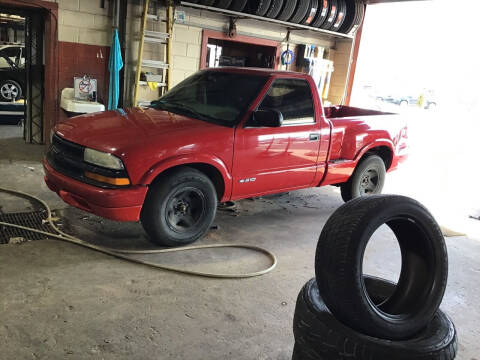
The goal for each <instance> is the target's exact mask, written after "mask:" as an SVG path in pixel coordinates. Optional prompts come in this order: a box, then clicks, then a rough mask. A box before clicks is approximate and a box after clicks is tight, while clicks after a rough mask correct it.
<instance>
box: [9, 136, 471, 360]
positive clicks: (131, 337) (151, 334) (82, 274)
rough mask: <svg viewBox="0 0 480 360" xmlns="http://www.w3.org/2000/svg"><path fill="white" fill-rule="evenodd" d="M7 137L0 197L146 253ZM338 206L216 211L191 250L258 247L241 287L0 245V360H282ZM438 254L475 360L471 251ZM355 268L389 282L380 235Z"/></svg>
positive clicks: (79, 254) (306, 194)
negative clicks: (68, 195) (12, 192)
mask: <svg viewBox="0 0 480 360" xmlns="http://www.w3.org/2000/svg"><path fill="white" fill-rule="evenodd" d="M18 131H19V130H18V129H15V128H9V129H6V128H4V127H1V128H0V134H3V136H2V135H0V174H1V175H2V176H1V182H0V186H5V187H10V188H16V189H18V190H22V191H27V192H30V193H33V194H36V195H39V196H40V197H42V198H43V199H45V200H46V201H48V202H49V203H50V204H52V207H53V208H56V209H61V211H59V214H60V215H61V216H63V217H64V219H65V220H64V221H63V226H64V229H65V230H66V231H68V232H71V233H74V234H77V235H79V236H81V237H82V238H88V239H90V240H91V241H93V242H96V243H103V244H107V245H109V246H118V247H121V248H125V247H131V248H146V247H149V244H148V243H147V242H146V240H145V236H144V234H143V231H142V229H141V227H140V226H139V225H138V224H119V223H113V222H110V221H106V220H103V219H100V218H97V217H95V216H92V215H89V214H86V213H83V212H81V211H78V210H75V209H72V208H70V207H68V206H66V205H65V204H63V203H62V202H61V201H59V200H58V199H57V197H56V196H55V195H54V194H52V193H51V192H49V191H48V190H47V189H46V188H45V186H44V185H43V183H42V170H41V166H40V163H39V160H40V158H41V152H42V148H41V147H34V146H27V145H23V144H22V143H21V141H19V140H13V139H12V137H14V136H16V135H17V134H18ZM11 159H12V160H11ZM393 176H394V175H391V177H393ZM393 180H394V181H393V182H395V181H398V179H397V180H395V179H394V178H393ZM387 181H388V179H387ZM341 205H342V201H341V199H340V197H339V194H338V191H337V189H335V188H330V187H327V188H322V189H313V190H302V191H296V192H292V193H289V194H283V195H280V196H273V197H267V198H261V199H256V200H253V201H252V200H245V201H241V202H238V203H237V206H236V210H235V211H234V212H225V211H221V212H220V213H219V216H218V218H217V220H216V222H215V224H216V225H218V229H217V230H212V231H211V232H210V233H209V234H208V236H207V237H206V238H205V239H203V240H202V241H200V242H199V244H210V243H219V242H222V243H223V242H224V243H245V244H251V245H259V246H262V247H265V248H267V249H269V250H271V251H273V252H274V253H275V254H276V255H277V256H278V260H279V264H278V267H277V269H276V270H275V271H274V272H272V273H270V274H268V275H266V276H263V277H260V278H253V279H246V280H237V281H233V280H211V279H203V278H196V277H189V276H183V275H179V274H174V273H168V272H165V271H158V270H155V269H152V268H149V267H145V266H140V265H136V264H132V263H128V262H125V261H122V260H118V259H115V258H111V257H109V256H105V255H103V254H99V253H95V252H93V251H90V250H87V249H84V248H79V247H76V246H74V245H70V244H66V243H61V242H57V241H51V240H42V241H35V242H26V243H23V244H21V245H0V273H1V274H2V275H1V277H0V293H1V294H2V297H1V300H0V349H1V355H0V358H1V359H2V360H4V359H5V360H17V359H68V358H71V359H192V360H193V359H265V360H266V359H272V360H273V359H278V360H281V359H282V360H283V359H285V360H286V359H290V358H291V352H292V348H293V341H294V340H293V335H292V330H291V324H292V319H293V312H294V308H295V299H296V296H297V294H298V291H299V290H300V288H301V287H302V286H303V284H304V283H305V282H306V281H307V280H308V279H310V278H311V277H313V275H314V269H313V260H314V253H315V246H316V241H317V239H318V236H319V234H320V232H321V230H322V227H323V225H324V223H325V222H326V220H327V218H328V217H329V215H330V214H331V213H332V212H333V211H334V210H335V209H336V208H338V207H339V206H341ZM0 206H2V208H1V209H2V210H3V211H4V212H10V211H23V210H25V209H27V208H30V209H32V208H34V206H33V205H32V204H28V203H25V202H23V201H18V200H16V199H13V198H11V197H8V196H4V195H2V194H0ZM447 245H448V249H449V256H450V278H449V285H448V289H447V293H446V296H445V299H444V302H443V304H442V309H443V310H445V311H446V312H447V313H448V314H449V315H450V316H451V317H452V318H453V319H454V321H455V323H456V326H457V329H458V333H459V339H460V349H459V356H458V359H466V360H475V358H476V357H478V354H479V353H480V344H479V343H478V338H479V337H480V328H479V326H478V323H479V322H480V316H479V314H478V312H477V307H478V304H479V303H480V290H479V288H478V276H479V273H480V242H478V240H475V239H469V238H467V237H456V238H448V239H447ZM155 258H156V259H157V261H159V262H163V263H167V264H170V265H172V264H177V265H179V266H188V267H189V268H192V269H202V270H206V271H222V272H224V271H231V272H237V271H242V270H252V269H253V270H254V269H260V268H262V267H263V266H265V265H266V260H265V259H264V258H262V257H261V256H259V255H256V254H251V253H249V252H247V251H240V250H228V251H227V250H221V251H202V252H196V253H185V254H177V255H162V256H156V257H155ZM184 264H186V265H184ZM365 266H366V269H367V272H368V273H370V274H373V275H381V276H385V277H386V278H389V279H395V278H396V276H397V275H398V271H399V261H398V247H397V245H396V244H395V241H394V240H393V239H392V236H391V233H390V232H389V230H387V229H380V230H379V231H378V232H377V233H376V234H375V239H374V240H373V242H372V244H371V245H369V248H368V251H367V259H366V264H365Z"/></svg>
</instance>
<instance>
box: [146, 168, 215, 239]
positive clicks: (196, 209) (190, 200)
mask: <svg viewBox="0 0 480 360" xmlns="http://www.w3.org/2000/svg"><path fill="white" fill-rule="evenodd" d="M216 209H217V193H216V190H215V187H214V186H213V184H212V182H211V181H210V179H209V178H208V177H207V176H206V175H205V174H203V173H202V172H200V171H198V170H196V169H193V168H187V167H185V168H181V169H178V170H174V171H172V172H171V173H169V174H167V175H165V176H163V177H162V178H160V179H159V180H158V181H157V182H156V183H155V184H153V185H152V186H151V188H150V190H149V192H148V194H147V198H146V199H145V203H144V205H143V208H142V213H141V222H142V225H143V228H144V229H145V231H146V232H147V234H148V235H149V237H150V239H151V241H152V242H154V243H156V244H158V245H161V246H182V245H188V244H191V243H193V242H195V241H197V240H198V239H200V238H201V237H202V236H204V235H205V234H206V233H207V231H208V230H209V229H210V226H211V225H212V222H213V220H214V219H215V214H216Z"/></svg>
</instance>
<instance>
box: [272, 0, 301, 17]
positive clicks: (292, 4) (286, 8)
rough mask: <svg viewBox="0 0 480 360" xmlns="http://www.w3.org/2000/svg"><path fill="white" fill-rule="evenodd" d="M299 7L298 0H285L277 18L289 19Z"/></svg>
mask: <svg viewBox="0 0 480 360" xmlns="http://www.w3.org/2000/svg"><path fill="white" fill-rule="evenodd" d="M296 7H297V0H285V1H284V2H283V8H282V10H281V11H280V14H279V15H278V16H277V20H281V21H288V19H290V18H291V17H292V15H293V13H294V12H295V9H296Z"/></svg>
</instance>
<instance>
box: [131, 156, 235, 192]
mask: <svg viewBox="0 0 480 360" xmlns="http://www.w3.org/2000/svg"><path fill="white" fill-rule="evenodd" d="M188 164H208V165H211V166H213V167H215V168H216V169H217V170H218V171H219V172H220V174H221V175H222V177H223V181H224V183H225V194H224V197H223V199H222V200H226V199H229V198H230V196H231V191H232V182H233V180H232V175H231V174H230V171H228V168H227V166H226V165H225V163H224V162H223V161H222V160H221V159H219V158H218V157H216V156H214V155H208V154H202V155H200V154H198V155H179V156H175V157H172V158H168V159H165V160H162V161H160V162H158V163H156V164H155V165H154V166H152V167H151V168H150V169H149V170H148V171H147V173H146V174H145V175H144V176H143V177H142V178H141V180H140V183H141V184H142V185H150V184H151V183H152V182H153V180H155V179H156V178H157V176H159V175H160V174H162V173H163V172H165V171H166V170H168V169H171V168H173V167H176V166H181V165H188Z"/></svg>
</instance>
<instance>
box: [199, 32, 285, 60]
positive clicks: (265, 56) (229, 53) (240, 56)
mask: <svg viewBox="0 0 480 360" xmlns="http://www.w3.org/2000/svg"><path fill="white" fill-rule="evenodd" d="M279 54H280V44H279V43H278V42H276V41H272V40H265V39H259V38H254V37H249V36H241V35H237V36H235V37H233V38H230V37H229V36H227V35H225V34H223V33H221V32H217V31H210V30H204V31H203V42H202V54H201V68H202V69H204V68H212V67H223V66H236V67H255V68H267V69H276V68H277V59H278V58H279V56H280V55H279Z"/></svg>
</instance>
